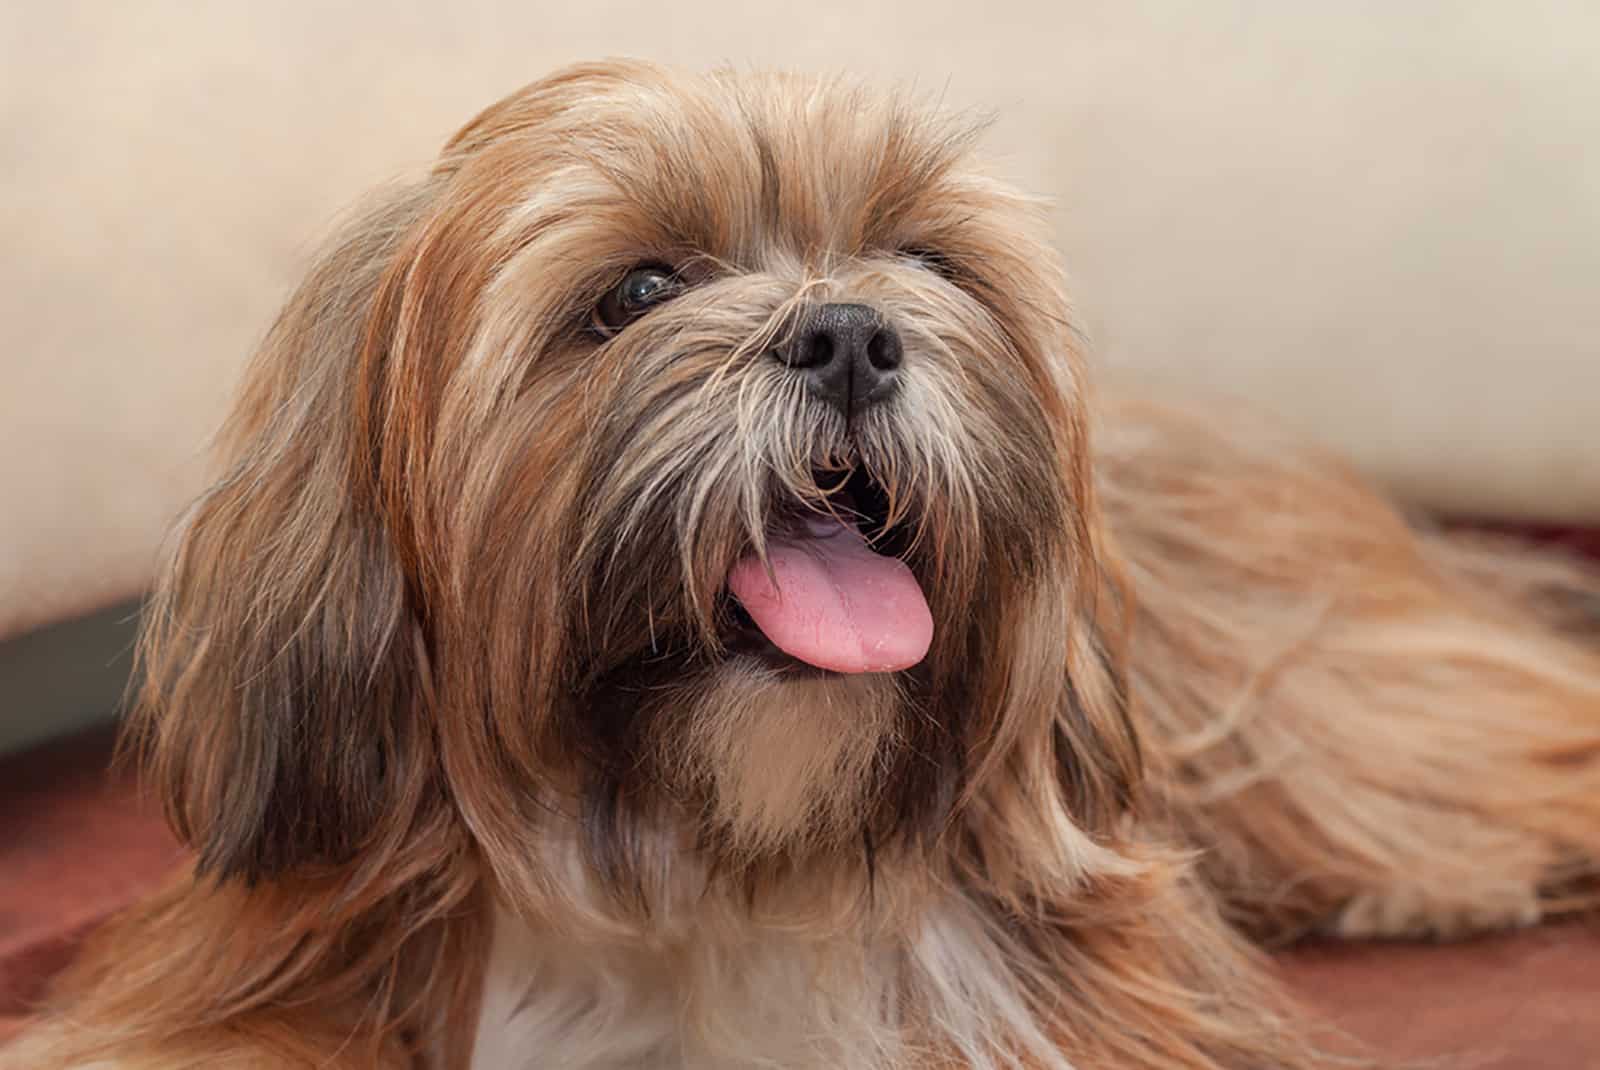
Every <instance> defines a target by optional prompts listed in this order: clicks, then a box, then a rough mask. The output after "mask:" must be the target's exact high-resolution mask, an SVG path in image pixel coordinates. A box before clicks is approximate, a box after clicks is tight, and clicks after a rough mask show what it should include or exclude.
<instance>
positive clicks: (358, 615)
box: [127, 190, 437, 881]
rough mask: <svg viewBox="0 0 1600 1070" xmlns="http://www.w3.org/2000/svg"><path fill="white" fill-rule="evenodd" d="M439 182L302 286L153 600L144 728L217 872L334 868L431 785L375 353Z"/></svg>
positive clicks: (420, 655)
mask: <svg viewBox="0 0 1600 1070" xmlns="http://www.w3.org/2000/svg"><path fill="white" fill-rule="evenodd" d="M421 198H422V194H421V193H420V192H419V191H417V190H412V191H408V192H406V193H403V194H401V195H399V196H392V197H390V198H389V199H387V200H386V201H385V202H384V203H383V204H382V205H380V206H379V207H377V208H376V209H374V210H372V211H371V212H369V213H368V214H367V215H366V216H364V217H363V218H361V219H360V220H358V221H356V222H355V223H353V224H352V225H351V226H350V227H348V228H347V229H346V230H345V231H344V233H343V235H342V237H341V240H339V241H338V242H337V243H336V244H335V245H334V246H332V247H331V248H330V249H329V250H328V251H327V252H326V253H325V254H324V255H323V256H322V257H321V259H320V260H319V262H318V263H317V265H316V266H315V268H314V269H313V271H312V272H311V274H310V276H309V278H308V279H307V281H306V282H305V283H304V284H303V285H302V286H301V288H300V289H299V291H298V292H297V293H296V294H295V295H294V297H293V298H292V299H291V300H290V302H289V304H288V306H287V307H286V309H285V310H284V312H283V314H282V315H281V316H280V318H279V320H278V322H277V323H276V324H275V326H274V327H273V330H272V331H271V333H270V334H269V335H268V337H267V339H266V340H265V342H264V343H263V347H262V350H261V352H260V353H259V354H258V355H257V358H256V361H255V363H254V365H253V367H252V369H251V371H250V374H249V377H248V379H247V382H246V384H245V388H244V390H243V393H242V395H241V398H240V401H239V404H238V406H237V408H236V409H235V410H234V413H233V415H232V417H231V418H230V420H229V422H228V424H227V425H226V427H225V429H224V432H223V436H222V440H221V456H222V460H223V462H224V474H223V475H222V477H221V478H220V480H219V481H218V482H216V483H215V485H213V486H212V487H211V488H210V489H209V490H208V491H207V492H206V493H205V494H204V495H203V496H202V497H201V498H200V499H199V500H198V501H197V502H196V503H195V504H194V506H193V507H192V508H191V509H190V511H189V513H188V514H187V516H186V517H185V518H184V520H183V521H182V523H181V525H180V528H179V530H178V532H177V533H176V535H175V538H174V542H173V545H172V547H171V551H170V555H169V558H168V560H167V561H166V562H165V564H164V569H163V572H162V574H161V576H160V578H159V581H158V585H157V588H156V590H155V592H154V594H153V597H152V599H151V602H150V605H149V607H148V612H147V618H146V623H145V627H144V634H143V636H142V640H141V649H140V663H141V670H142V682H141V683H140V685H139V687H140V690H139V692H138V694H137V697H136V701H135V702H134V704H133V709H132V713H131V716H130V726H129V728H130V731H129V735H128V737H127V738H128V741H129V743H130V745H131V746H133V747H134V748H136V749H137V750H138V751H139V753H140V757H141V758H142V760H143V761H144V762H145V764H146V772H147V774H148V775H149V776H150V777H151V779H152V780H153V781H154V783H155V785H156V786H157V787H158V788H159V789H160V790H161V792H162V793H163V795H164V797H165V801H166V804H167V808H168V815H169V819H170V820H171V822H172V823H173V825H174V826H175V828H176V830H177V831H178V833H179V835H180V836H181V837H182V838H183V839H184V840H185V841H186V842H188V843H189V844H190V845H191V846H193V847H194V848H195V849H196V851H197V852H198V856H199V860H198V865H199V868H200V870H201V871H202V872H204V873H207V874H209V875H212V876H214V877H216V878H218V879H230V878H236V877H237V878H243V879H245V880H248V881H257V880H261V879H265V878H270V877H272V876H274V875H277V874H281V873H283V872H284V871H286V870H288V869H290V868H292V867H297V866H301V865H314V864H336V863H337V862H339V861H340V860H343V859H347V858H349V857H351V856H352V855H354V854H355V853H357V852H358V851H360V850H362V849H363V848H364V847H366V846H368V845H369V844H370V843H371V841H372V840H373V838H374V837H375V836H378V835H380V834H382V833H383V832H384V831H385V830H397V829H404V827H405V826H406V824H407V823H408V822H410V821H413V820H415V819H416V818H417V816H418V810H419V808H420V807H422V806H424V805H426V802H427V800H428V798H429V797H430V777H431V770H432V767H433V759H432V754H431V748H432V742H431V739H432V736H431V732H430V731H429V729H428V728H427V722H426V720H425V712H426V711H425V710H424V709H423V704H424V702H425V696H424V695H423V693H422V690H423V689H422V681H423V680H424V679H425V678H426V677H425V675H424V674H425V673H426V671H427V667H426V665H424V664H421V661H422V660H423V659H425V657H426V654H425V652H424V650H425V643H424V641H423V638H422V635H421V631H420V626H419V618H418V609H417V606H416V598H415V591H414V589H413V584H412V582H411V579H410V577H409V576H408V575H407V570H406V569H405V567H404V566H403V564H402V561H401V558H400V556H399V555H398V554H397V553H396V551H395V549H394V543H393V539H392V537H391V533H390V530H389V525H388V523H387V521H386V519H385V517H384V516H383V511H382V508H381V506H380V505H379V503H378V500H377V499H378V496H377V495H376V494H375V493H373V492H371V491H370V488H369V487H368V486H367V483H368V482H369V480H368V479H367V478H366V476H365V473H369V472H371V471H372V469H373V467H374V465H375V463H376V458H375V457H374V456H373V452H374V450H375V449H376V448H377V447H376V446H375V445H374V444H373V443H372V442H371V441H370V437H371V436H369V435H368V434H367V433H366V432H365V430H364V429H365V428H366V427H368V426H370V421H369V420H368V419H366V418H364V410H363V406H366V405H368V404H370V399H369V398H366V397H364V396H363V394H364V391H365V388H364V387H363V385H362V384H363V376H362V373H361V370H360V367H359V365H360V363H361V354H362V353H364V352H368V351H370V349H371V347H372V344H373V338H374V335H375V334H381V332H382V330H383V326H382V325H381V324H377V323H375V321H374V317H375V316H377V315H378V314H379V313H378V311H377V309H376V305H377V302H376V298H375V295H376V294H377V292H378V290H379V288H380V286H381V285H382V281H383V278H384V276H385V273H386V270H387V269H388V268H389V267H390V265H391V262H392V261H393V260H394V257H395V251H396V248H397V246H398V243H399V242H400V241H401V239H402V235H403V233H404V232H405V231H406V230H407V229H408V227H409V225H410V222H411V221H413V220H414V219H415V218H416V216H417V213H418V212H419V210H420V209H419V207H418V206H419V204H420V203H421ZM433 794H437V793H436V792H434V793H433Z"/></svg>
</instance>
